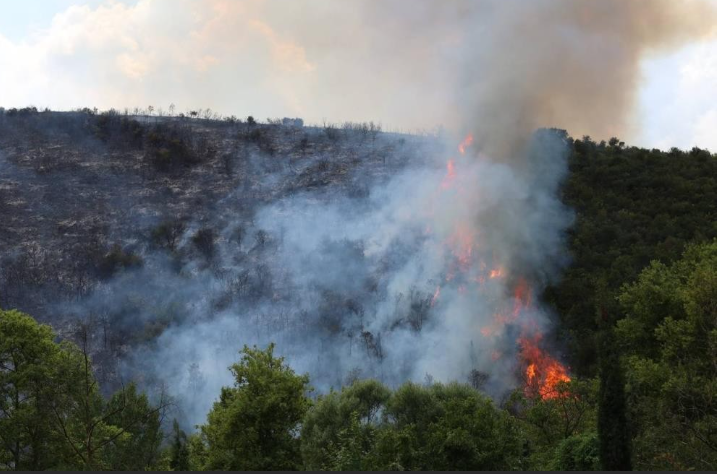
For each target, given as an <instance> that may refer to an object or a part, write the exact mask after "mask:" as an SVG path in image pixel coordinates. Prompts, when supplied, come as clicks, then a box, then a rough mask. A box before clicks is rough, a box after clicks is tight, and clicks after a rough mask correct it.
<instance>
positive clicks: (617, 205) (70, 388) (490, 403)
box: [0, 137, 717, 470]
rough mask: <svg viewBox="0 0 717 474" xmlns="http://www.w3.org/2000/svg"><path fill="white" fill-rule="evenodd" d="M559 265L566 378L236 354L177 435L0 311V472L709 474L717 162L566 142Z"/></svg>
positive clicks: (152, 409) (26, 319) (33, 325)
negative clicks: (437, 376) (398, 373)
mask: <svg viewBox="0 0 717 474" xmlns="http://www.w3.org/2000/svg"><path fill="white" fill-rule="evenodd" d="M569 143H570V146H571V154H570V157H569V170H570V173H569V176H568V178H567V180H566V181H565V183H564V185H563V187H562V191H561V192H562V196H561V197H562V200H563V202H564V203H565V204H566V205H568V206H569V207H570V208H572V209H573V210H574V211H575V215H576V219H575V222H574V224H573V226H572V228H571V229H570V231H569V246H570V255H571V259H572V260H571V263H570V266H569V267H568V269H567V270H566V271H565V274H564V276H563V278H562V280H561V281H560V283H559V284H557V285H555V286H552V287H550V288H548V289H547V290H546V292H545V294H544V295H543V299H544V301H545V302H546V303H547V304H549V305H550V306H551V307H552V308H554V310H555V313H556V314H557V317H558V318H559V322H558V324H557V327H558V333H557V334H556V336H555V338H556V339H557V340H560V341H563V342H564V343H565V344H566V346H567V347H568V348H569V351H568V359H567V362H568V365H569V367H570V371H571V374H572V375H573V378H572V380H571V381H570V382H565V383H561V384H559V386H558V392H559V393H557V394H555V396H553V397H550V398H546V399H543V398H541V397H534V396H529V395H526V394H525V393H524V391H523V390H522V389H516V390H515V391H514V392H513V393H512V394H511V395H510V396H509V397H506V398H505V399H503V400H492V399H490V398H489V397H487V396H486V395H484V394H483V393H481V392H480V391H479V390H477V389H475V388H474V387H473V386H471V385H468V384H464V383H458V382H455V383H448V384H442V383H436V382H433V381H431V380H426V381H425V382H421V383H418V382H408V383H405V384H403V385H401V386H399V387H396V388H390V387H387V386H385V385H384V384H382V383H380V382H378V381H376V380H363V379H355V380H349V381H348V382H347V384H346V385H345V386H343V387H342V388H340V389H339V390H335V391H331V392H329V393H318V392H317V391H316V390H314V389H313V388H312V381H311V380H310V378H309V376H308V375H305V374H300V373H296V372H295V371H294V370H292V368H291V360H284V359H283V358H281V357H278V356H277V355H275V347H274V346H273V345H270V346H268V347H245V348H244V349H243V351H242V352H241V353H239V354H237V360H236V363H235V364H234V365H232V366H231V367H228V368H227V370H229V371H231V374H232V375H233V377H234V384H233V385H232V386H227V387H224V388H223V389H222V390H221V393H217V394H216V400H215V401H214V405H213V408H212V410H211V411H210V412H209V414H208V415H207V418H206V421H205V422H204V424H202V425H200V426H197V427H196V430H194V431H193V432H191V433H188V432H185V431H183V430H182V429H180V425H179V424H178V423H177V421H176V420H174V417H173V411H172V394H171V393H166V392H165V391H162V390H159V391H158V392H156V393H155V392H153V393H143V392H142V391H141V390H139V389H138V386H137V385H135V384H132V383H128V384H127V385H126V386H123V387H121V389H119V390H118V391H116V392H115V393H114V394H112V395H111V396H105V395H103V393H102V391H101V389H100V386H99V383H98V381H97V380H96V378H95V374H94V373H93V369H92V361H91V360H90V357H89V355H88V352H87V351H86V350H85V349H84V347H83V344H82V340H79V341H75V342H69V341H65V340H63V341H61V340H59V338H58V337H57V336H56V334H55V332H53V330H52V329H51V328H50V327H49V326H47V325H43V324H39V323H38V322H37V321H35V319H33V317H32V316H31V315H27V314H23V313H21V312H18V311H15V310H13V309H10V308H3V310H0V391H1V392H2V393H1V395H0V469H6V470H46V469H71V470H72V469H93V470H146V469H153V470H304V469H306V470H596V469H605V470H631V469H634V470H692V469H696V470H710V469H714V467H715V466H717V156H715V155H713V154H710V153H709V152H708V151H706V150H701V149H697V148H695V149H692V150H690V151H681V150H678V149H672V150H670V151H660V150H647V149H642V148H637V147H628V146H626V145H625V144H624V143H623V142H621V141H619V140H618V139H611V140H610V141H609V142H599V143H597V142H595V141H593V140H591V139H590V138H589V137H584V138H583V139H579V140H577V139H576V140H573V139H570V140H569Z"/></svg>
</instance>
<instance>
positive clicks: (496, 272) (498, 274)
mask: <svg viewBox="0 0 717 474" xmlns="http://www.w3.org/2000/svg"><path fill="white" fill-rule="evenodd" d="M504 276H505V270H503V269H502V268H501V267H498V268H494V269H493V270H491V271H490V274H489V275H488V278H490V279H491V280H495V279H496V278H503V277H504Z"/></svg>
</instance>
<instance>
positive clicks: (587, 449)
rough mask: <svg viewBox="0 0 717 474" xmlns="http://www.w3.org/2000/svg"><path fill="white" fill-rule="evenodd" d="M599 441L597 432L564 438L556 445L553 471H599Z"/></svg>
mask: <svg viewBox="0 0 717 474" xmlns="http://www.w3.org/2000/svg"><path fill="white" fill-rule="evenodd" d="M600 469H601V466H600V442H599V440H598V437H597V434H595V433H594V432H586V433H582V434H578V435H573V436H571V437H569V438H565V439H564V440H562V441H561V442H560V444H559V445H558V449H557V452H556V456H555V461H554V464H553V470H555V471H599V470H600Z"/></svg>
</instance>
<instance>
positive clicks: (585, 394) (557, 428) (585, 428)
mask: <svg viewBox="0 0 717 474" xmlns="http://www.w3.org/2000/svg"><path fill="white" fill-rule="evenodd" d="M597 392H598V385H597V381H596V380H592V379H589V380H581V379H573V380H572V381H570V382H567V383H560V384H558V386H557V387H556V395H557V396H555V397H552V398H548V399H542V398H540V397H527V396H526V395H525V393H524V392H523V390H520V389H519V390H516V391H515V392H514V393H513V394H512V396H511V399H510V407H511V411H512V413H513V414H514V416H515V417H516V418H517V419H518V420H519V422H520V426H521V428H522V431H523V433H524V435H525V440H526V445H525V448H526V452H525V454H526V456H527V458H528V459H527V463H528V465H527V467H528V468H530V469H537V470H543V469H551V468H552V467H551V466H552V464H553V463H554V462H555V461H554V460H555V458H556V456H557V450H558V449H559V447H560V445H561V443H563V442H564V441H565V440H566V439H569V438H571V437H573V436H578V435H582V434H584V433H594V432H595V430H596V415H597V403H596V398H597Z"/></svg>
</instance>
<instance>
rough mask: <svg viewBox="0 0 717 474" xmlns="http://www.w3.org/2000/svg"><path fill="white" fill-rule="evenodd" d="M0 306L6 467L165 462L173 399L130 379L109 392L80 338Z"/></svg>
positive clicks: (0, 412) (125, 466) (1, 448)
mask: <svg viewBox="0 0 717 474" xmlns="http://www.w3.org/2000/svg"><path fill="white" fill-rule="evenodd" d="M53 339H54V334H53V333H52V330H51V329H50V328H49V327H48V326H44V325H39V324H37V323H36V322H35V321H34V320H33V319H32V318H31V317H30V316H27V315H24V314H21V313H19V312H16V311H0V467H2V468H5V469H15V470H44V469H111V470H141V469H145V468H151V467H155V466H158V462H159V459H160V444H161V442H162V433H161V429H160V424H161V416H162V413H163V410H164V408H165V407H166V402H165V401H163V400H160V401H159V403H158V404H157V405H153V404H150V403H149V401H148V399H147V396H146V395H144V394H141V393H139V392H137V390H136V388H135V387H134V385H130V386H128V387H126V388H124V389H122V390H120V391H119V392H117V393H115V394H114V395H113V396H112V397H111V398H110V399H109V400H107V399H105V398H104V397H103V396H102V395H101V394H100V392H99V387H98V385H97V382H96V380H95V378H94V376H93V373H92V366H91V363H90V361H89V359H88V357H87V355H86V353H85V352H83V351H82V350H81V349H80V348H79V347H77V346H76V345H74V344H71V343H68V342H63V343H61V344H57V343H55V342H54V340H53Z"/></svg>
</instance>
